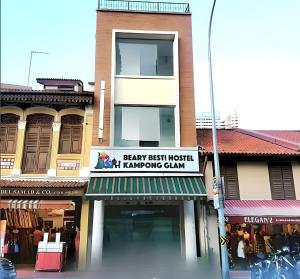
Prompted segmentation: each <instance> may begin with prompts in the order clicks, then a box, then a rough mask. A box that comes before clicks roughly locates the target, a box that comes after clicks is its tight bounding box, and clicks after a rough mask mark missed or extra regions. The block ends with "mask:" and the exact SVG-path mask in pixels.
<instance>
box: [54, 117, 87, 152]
mask: <svg viewBox="0 0 300 279" xmlns="http://www.w3.org/2000/svg"><path fill="white" fill-rule="evenodd" d="M72 116H74V117H77V120H78V123H68V122H67V121H68V120H69V119H70V118H71V117H72ZM66 117H68V120H67V121H66V123H64V117H62V120H61V128H60V135H59V148H58V154H81V153H82V138H83V126H82V123H83V120H84V119H83V117H82V116H80V115H66ZM79 122H80V123H79ZM66 129H70V136H69V139H68V140H64V137H63V136H64V133H65V131H66ZM75 129H79V130H80V131H79V135H80V136H79V140H78V141H79V143H78V147H79V148H78V150H74V149H73V142H74V140H75V139H74V133H75V132H74V131H75ZM65 141H68V144H69V148H68V150H67V151H64V148H65V144H66V143H64V142H65Z"/></svg>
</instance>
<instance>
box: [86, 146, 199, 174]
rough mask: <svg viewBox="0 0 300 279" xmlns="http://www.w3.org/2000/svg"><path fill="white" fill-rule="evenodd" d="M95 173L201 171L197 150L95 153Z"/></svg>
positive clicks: (102, 151)
mask: <svg viewBox="0 0 300 279" xmlns="http://www.w3.org/2000/svg"><path fill="white" fill-rule="evenodd" d="M90 170H91V171H92V172H199V163H198V150H197V149H142V148H139V149H121V148H120V149H117V148H105V149H104V148H96V147H94V148H93V149H92V150H91V164H90Z"/></svg>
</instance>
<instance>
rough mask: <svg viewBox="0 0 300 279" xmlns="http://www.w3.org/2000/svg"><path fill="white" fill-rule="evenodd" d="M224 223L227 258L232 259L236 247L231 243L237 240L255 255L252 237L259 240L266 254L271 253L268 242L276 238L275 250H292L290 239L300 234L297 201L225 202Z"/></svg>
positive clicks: (299, 207) (298, 204)
mask: <svg viewBox="0 0 300 279" xmlns="http://www.w3.org/2000/svg"><path fill="white" fill-rule="evenodd" d="M225 221H226V223H227V224H226V230H227V235H228V248H229V251H230V253H231V255H235V251H232V250H233V249H235V246H236V245H235V244H234V243H233V242H234V241H236V238H238V237H239V236H241V237H243V238H244V240H248V241H249V243H250V245H251V246H252V247H253V253H254V254H255V251H256V249H255V247H256V245H257V243H256V233H260V234H261V235H262V236H263V238H264V242H265V252H266V253H271V252H272V248H271V247H272V245H274V242H272V241H273V239H274V238H276V237H277V236H278V237H279V238H280V243H279V244H278V245H279V246H281V247H282V246H289V247H290V248H293V247H292V245H293V244H292V243H291V242H290V238H291V236H292V235H293V234H298V232H299V231H300V201H299V200H227V201H225ZM299 237H300V235H299ZM299 240H300V239H299ZM270 246H271V247H270ZM281 247H276V249H277V248H279V249H280V248H281ZM233 258H234V256H233Z"/></svg>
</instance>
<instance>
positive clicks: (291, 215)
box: [197, 129, 300, 240]
mask: <svg viewBox="0 0 300 279" xmlns="http://www.w3.org/2000/svg"><path fill="white" fill-rule="evenodd" d="M197 137H198V144H199V145H200V155H201V158H202V162H203V168H204V172H205V181H206V185H207V192H208V198H209V199H212V198H213V192H212V187H211V184H212V179H213V176H214V171H213V153H212V150H213V144H212V134H211V130H207V129H198V130H197ZM217 138H218V151H219V159H220V169H221V176H222V177H224V190H225V219H226V221H227V224H231V226H228V228H229V229H232V228H233V227H235V228H236V227H238V226H241V225H242V224H243V226H244V227H247V230H249V233H250V234H251V238H252V240H253V238H254V235H253V234H254V229H261V230H263V231H264V232H265V233H266V234H267V235H272V234H275V233H277V232H278V231H279V232H280V231H281V232H290V233H291V231H292V228H296V229H297V230H298V231H300V132H299V131H255V130H243V129H232V130H217Z"/></svg>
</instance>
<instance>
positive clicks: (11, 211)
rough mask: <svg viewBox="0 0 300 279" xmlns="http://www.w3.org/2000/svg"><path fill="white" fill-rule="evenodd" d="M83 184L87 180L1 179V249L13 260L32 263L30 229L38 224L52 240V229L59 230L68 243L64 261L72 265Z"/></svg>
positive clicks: (53, 233) (84, 184)
mask: <svg viewBox="0 0 300 279" xmlns="http://www.w3.org/2000/svg"><path fill="white" fill-rule="evenodd" d="M86 184H87V181H80V182H77V181H63V180H60V181H55V180H54V181H49V180H48V181H46V180H44V179H41V180H26V179H23V180H11V179H10V180H6V179H3V180H1V188H0V196H1V201H0V208H1V219H2V222H1V223H2V224H3V232H5V233H3V234H2V235H1V236H2V238H3V239H2V241H1V251H2V253H3V254H4V255H5V257H7V258H9V259H11V260H12V261H13V262H14V263H15V264H31V265H34V264H35V261H36V258H35V257H36V253H35V250H34V238H33V232H34V231H35V229H36V228H37V227H38V228H39V227H40V228H41V229H42V232H43V233H46V232H48V234H49V238H48V241H50V242H53V241H55V237H56V234H55V233H58V232H59V233H60V236H61V240H60V241H63V242H66V243H67V246H68V252H67V263H68V264H70V265H72V266H74V265H75V264H76V252H77V251H76V243H75V238H76V234H77V232H78V231H79V228H80V212H81V203H82V195H83V190H84V187H85V186H86ZM76 227H77V228H78V229H77V231H76ZM78 237H79V235H78ZM4 247H5V249H4Z"/></svg>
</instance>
